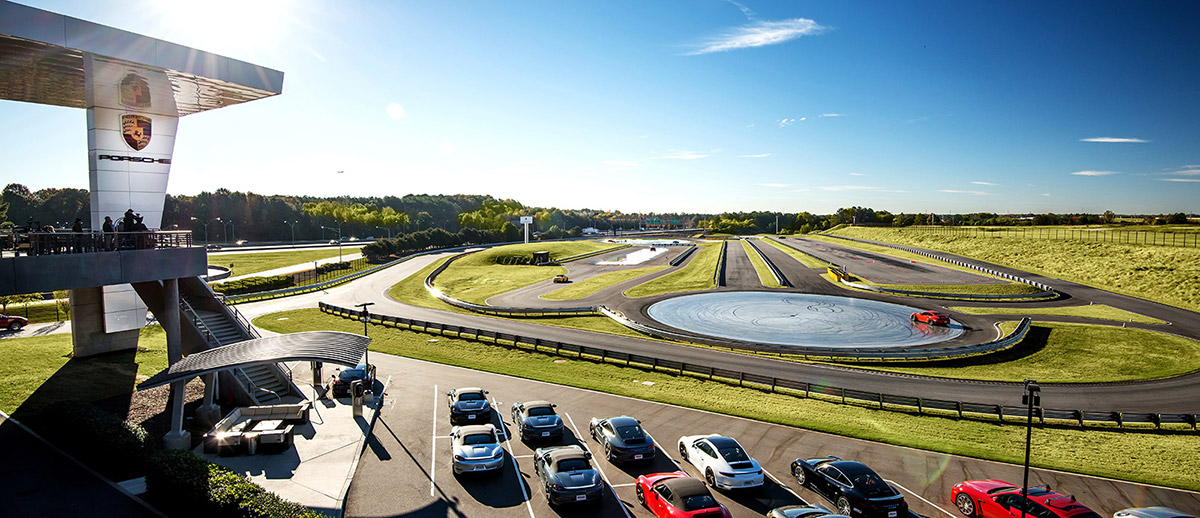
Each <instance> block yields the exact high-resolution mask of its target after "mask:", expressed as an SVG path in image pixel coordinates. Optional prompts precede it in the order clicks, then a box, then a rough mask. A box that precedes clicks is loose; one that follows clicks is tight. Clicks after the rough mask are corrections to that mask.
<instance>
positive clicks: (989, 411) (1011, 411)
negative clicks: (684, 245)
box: [319, 302, 1200, 431]
mask: <svg viewBox="0 0 1200 518" xmlns="http://www.w3.org/2000/svg"><path fill="white" fill-rule="evenodd" d="M319 307H320V309H321V311H323V312H325V313H329V314H332V315H337V316H340V317H343V318H347V319H352V320H358V321H361V320H362V319H363V312H362V311H356V310H353V309H346V308H342V307H338V306H333V305H330V304H326V303H324V302H322V303H320V305H319ZM369 319H370V321H371V323H374V324H377V325H383V326H389V327H394V328H406V329H409V330H413V331H420V332H425V333H431V334H438V335H443V336H454V337H457V338H461V339H465V340H472V341H476V342H480V343H491V344H494V345H497V346H500V347H505V348H510V349H511V348H519V349H525V350H530V351H534V352H540V353H543V354H553V355H556V356H563V357H569V358H576V359H581V360H589V361H595V362H602V363H613V364H618V365H624V366H626V367H634V368H639V369H644V370H648V371H656V372H667V373H671V374H677V375H681V376H683V375H687V376H693V377H698V378H704V379H709V380H713V381H719V382H722V383H728V384H735V383H736V384H737V385H738V386H744V387H751V388H756V389H760V390H765V391H769V392H775V393H781V394H787V395H792V396H796V397H802V398H816V399H821V400H823V401H828V402H833V403H840V404H853V405H857V406H864V407H871V408H878V409H880V410H890V411H899V412H914V411H915V412H916V413H917V414H920V415H933V416H942V417H952V418H959V419H973V420H979V421H989V422H999V423H1004V424H1014V425H1024V424H1025V415H1026V412H1027V409H1026V408H1025V407H1024V406H1020V405H1014V406H1008V405H996V404H988V403H972V402H967V401H950V400H944V399H931V398H922V397H914V396H901V395H895V394H883V393H879V392H869V391H864V390H856V389H850V388H845V387H835V386H832V385H827V384H824V383H811V382H808V381H804V380H800V379H793V378H787V377H777V376H764V375H760V374H752V373H747V372H742V371H736V370H730V369H723V368H720V367H714V366H711V365H702V364H696V363H686V362H681V361H676V360H670V359H665V358H659V357H657V356H650V355H644V354H632V353H627V352H622V351H612V350H608V349H604V348H600V347H591V346H586V345H578V344H571V343H565V342H559V341H556V340H545V339H541V338H537V337H530V336H521V335H514V334H510V333H501V332H498V331H488V330H484V329H477V328H471V327H465V326H457V325H452V324H442V323H437V322H429V321H424V320H415V319H410V318H404V317H395V316H389V315H378V314H370V315H369ZM1037 417H1038V420H1039V422H1040V423H1042V424H1051V425H1066V426H1079V427H1105V428H1111V427H1112V426H1114V425H1115V426H1116V427H1117V429H1121V430H1128V429H1127V428H1125V425H1126V424H1133V423H1143V424H1152V425H1154V429H1161V428H1162V426H1163V425H1168V424H1179V425H1188V426H1190V428H1191V430H1192V431H1195V430H1196V421H1197V419H1200V414H1162V413H1135V412H1104V411H1091V410H1059V409H1040V410H1039V412H1037ZM1134 429H1135V430H1136V429H1147V428H1146V427H1136V428H1134Z"/></svg>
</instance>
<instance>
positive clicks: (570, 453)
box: [533, 444, 604, 505]
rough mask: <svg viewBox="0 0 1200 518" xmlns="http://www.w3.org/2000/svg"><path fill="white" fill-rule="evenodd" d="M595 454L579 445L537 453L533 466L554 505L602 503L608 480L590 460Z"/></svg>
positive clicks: (541, 449) (534, 454)
mask: <svg viewBox="0 0 1200 518" xmlns="http://www.w3.org/2000/svg"><path fill="white" fill-rule="evenodd" d="M590 458H592V454H590V453H588V452H586V451H583V448H580V447H579V446H576V445H573V444H572V445H570V446H550V447H547V448H538V449H537V450H534V452H533V469H534V471H536V472H537V474H538V478H539V479H541V481H542V489H543V490H544V491H545V493H546V500H547V501H549V502H550V504H551V505H561V504H565V503H569V502H599V501H600V500H601V498H603V496H604V482H603V481H602V480H601V478H600V474H599V473H597V472H596V470H595V469H593V468H592V464H591V463H590V462H588V459H590Z"/></svg>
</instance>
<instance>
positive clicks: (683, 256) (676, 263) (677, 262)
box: [667, 245, 699, 266]
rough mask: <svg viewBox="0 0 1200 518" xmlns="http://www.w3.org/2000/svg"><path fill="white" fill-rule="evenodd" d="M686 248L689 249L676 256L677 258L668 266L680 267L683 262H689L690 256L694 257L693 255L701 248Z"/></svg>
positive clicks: (691, 246)
mask: <svg viewBox="0 0 1200 518" xmlns="http://www.w3.org/2000/svg"><path fill="white" fill-rule="evenodd" d="M685 246H687V249H686V250H684V251H683V252H681V253H680V254H679V255H677V256H675V258H674V259H671V262H669V263H667V264H669V265H671V266H679V265H680V264H683V261H685V260H687V258H688V256H689V255H692V253H693V252H695V251H696V249H697V248H699V247H697V246H696V245H685Z"/></svg>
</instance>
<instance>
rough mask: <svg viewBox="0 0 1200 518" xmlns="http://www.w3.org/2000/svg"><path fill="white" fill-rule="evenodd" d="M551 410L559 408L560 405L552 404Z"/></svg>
mask: <svg viewBox="0 0 1200 518" xmlns="http://www.w3.org/2000/svg"><path fill="white" fill-rule="evenodd" d="M550 408H558V405H556V404H554V403H550Z"/></svg>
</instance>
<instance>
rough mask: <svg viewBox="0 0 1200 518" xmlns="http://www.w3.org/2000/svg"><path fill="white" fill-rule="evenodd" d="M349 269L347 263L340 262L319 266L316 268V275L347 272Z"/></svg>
mask: <svg viewBox="0 0 1200 518" xmlns="http://www.w3.org/2000/svg"><path fill="white" fill-rule="evenodd" d="M349 269H350V262H349V261H342V262H340V263H325V264H322V265H320V266H317V275H324V274H327V273H329V272H336V271H338V270H349Z"/></svg>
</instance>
